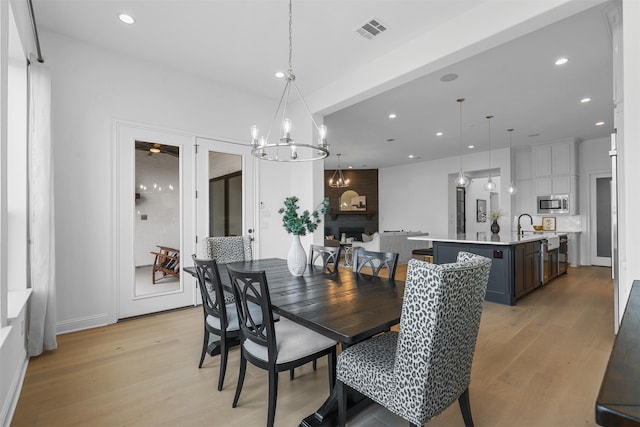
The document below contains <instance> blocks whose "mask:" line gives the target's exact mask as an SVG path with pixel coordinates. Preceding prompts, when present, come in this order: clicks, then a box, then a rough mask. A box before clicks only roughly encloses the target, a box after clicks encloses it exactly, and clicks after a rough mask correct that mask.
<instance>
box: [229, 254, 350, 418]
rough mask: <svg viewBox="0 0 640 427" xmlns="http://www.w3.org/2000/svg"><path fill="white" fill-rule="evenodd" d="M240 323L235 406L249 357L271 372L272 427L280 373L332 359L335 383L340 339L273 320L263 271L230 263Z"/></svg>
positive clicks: (300, 326)
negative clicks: (251, 306) (256, 308)
mask: <svg viewBox="0 0 640 427" xmlns="http://www.w3.org/2000/svg"><path fill="white" fill-rule="evenodd" d="M227 271H228V272H229V278H230V279H231V285H232V287H233V295H234V297H235V300H236V307H237V312H238V318H239V322H240V339H241V341H242V345H241V347H240V348H241V353H240V374H239V375H238V386H237V388H236V394H235V397H234V398H233V405H232V406H233V407H234V408H235V407H236V406H237V404H238V399H240V393H241V391H242V385H243V383H244V376H245V373H246V371H247V360H248V361H249V362H251V364H252V365H254V366H257V367H259V368H261V369H264V370H266V371H268V372H269V409H268V415H267V426H268V427H272V426H273V423H274V420H275V414H276V400H277V396H278V373H279V372H282V371H286V370H292V369H293V368H296V367H298V366H302V365H304V364H305V363H308V362H311V361H313V360H316V359H317V358H318V357H321V356H325V355H326V356H328V359H329V364H328V365H329V366H328V371H329V388H330V389H331V388H332V387H333V385H334V383H335V363H336V344H337V342H336V341H334V340H332V339H330V338H327V337H325V336H324V335H320V334H319V333H317V332H314V331H312V330H311V329H308V328H306V327H304V326H302V325H299V324H298V323H295V322H293V321H291V320H289V319H286V318H284V317H280V321H279V322H274V321H273V313H272V309H271V297H270V295H269V287H268V285H267V277H266V274H265V272H264V271H240V270H236V269H234V268H233V267H232V266H231V265H229V266H227ZM250 301H253V302H256V303H257V304H259V305H260V307H261V308H262V313H261V317H260V319H256V317H255V315H254V314H253V313H252V311H251V310H250V309H249V304H251V302H250Z"/></svg>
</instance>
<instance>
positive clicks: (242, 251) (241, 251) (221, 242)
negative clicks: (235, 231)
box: [203, 236, 253, 264]
mask: <svg viewBox="0 0 640 427" xmlns="http://www.w3.org/2000/svg"><path fill="white" fill-rule="evenodd" d="M203 258H208V259H215V260H216V261H217V262H218V264H226V263H228V262H237V261H249V260H252V259H253V252H252V250H251V238H250V237H249V236H228V237H207V238H205V239H204V257H203Z"/></svg>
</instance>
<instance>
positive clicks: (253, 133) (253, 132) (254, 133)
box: [251, 125, 258, 140]
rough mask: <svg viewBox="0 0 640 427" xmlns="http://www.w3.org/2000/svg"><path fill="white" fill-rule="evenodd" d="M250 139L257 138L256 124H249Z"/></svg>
mask: <svg viewBox="0 0 640 427" xmlns="http://www.w3.org/2000/svg"><path fill="white" fill-rule="evenodd" d="M251 139H253V140H256V139H258V126H256V125H252V126H251Z"/></svg>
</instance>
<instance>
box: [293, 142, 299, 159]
mask: <svg viewBox="0 0 640 427" xmlns="http://www.w3.org/2000/svg"><path fill="white" fill-rule="evenodd" d="M297 158H298V152H297V151H296V146H295V145H292V146H291V160H296V159H297Z"/></svg>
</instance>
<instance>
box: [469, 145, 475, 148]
mask: <svg viewBox="0 0 640 427" xmlns="http://www.w3.org/2000/svg"><path fill="white" fill-rule="evenodd" d="M467 148H476V146H475V145H469V146H468V147H467Z"/></svg>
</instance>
